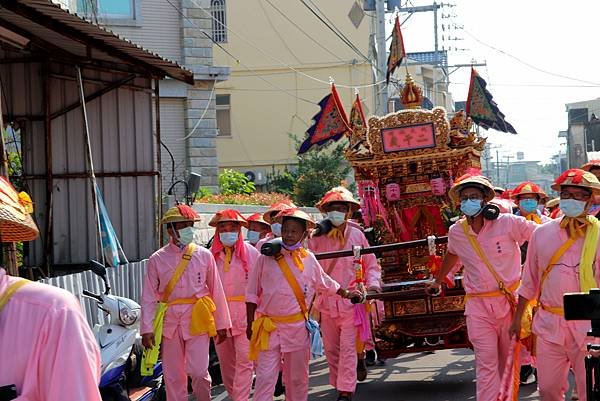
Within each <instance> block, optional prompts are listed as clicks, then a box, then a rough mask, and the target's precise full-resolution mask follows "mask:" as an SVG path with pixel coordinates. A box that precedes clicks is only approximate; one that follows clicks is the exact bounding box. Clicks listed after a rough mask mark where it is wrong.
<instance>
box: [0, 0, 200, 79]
mask: <svg viewBox="0 0 600 401" xmlns="http://www.w3.org/2000/svg"><path fill="white" fill-rule="evenodd" d="M0 26H3V27H6V28H7V29H9V30H12V31H14V32H16V33H18V34H19V35H21V36H24V37H26V38H28V39H30V40H31V41H32V42H34V43H36V44H37V45H39V46H41V47H44V48H45V49H46V50H48V51H49V52H53V51H56V52H57V53H60V54H68V55H70V56H73V57H74V58H76V59H80V60H81V62H82V63H85V61H86V60H97V61H99V62H103V63H109V64H113V65H114V64H125V65H127V67H128V68H129V69H130V70H136V71H138V72H145V73H147V74H150V75H152V76H154V77H159V78H164V77H165V76H169V77H171V78H174V79H177V80H180V81H183V82H186V83H189V84H193V83H194V75H193V73H192V72H191V71H189V70H187V69H184V68H183V67H181V66H179V65H178V64H177V63H176V62H174V61H171V60H167V59H165V58H162V57H161V56H159V55H158V54H156V53H154V52H151V51H149V50H147V49H144V48H143V47H141V46H139V45H137V44H135V43H133V42H131V41H129V40H127V39H125V38H122V37H120V36H118V35H117V34H115V33H114V32H112V31H110V30H108V29H106V28H104V27H102V26H100V25H98V24H95V23H92V22H90V21H88V20H86V19H84V18H82V17H80V16H79V15H77V14H75V13H71V12H69V11H68V10H65V9H63V8H61V7H60V6H59V5H57V4H54V3H52V2H51V1H50V0H0Z"/></svg>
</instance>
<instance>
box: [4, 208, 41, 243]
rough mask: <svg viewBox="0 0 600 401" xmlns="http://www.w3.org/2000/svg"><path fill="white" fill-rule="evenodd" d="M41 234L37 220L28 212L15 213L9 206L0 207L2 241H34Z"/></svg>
mask: <svg viewBox="0 0 600 401" xmlns="http://www.w3.org/2000/svg"><path fill="white" fill-rule="evenodd" d="M39 234H40V232H39V230H38V228H37V226H36V225H35V222H34V221H33V219H32V218H31V216H30V215H29V214H27V213H18V212H17V213H13V211H11V210H10V209H8V208H0V241H1V242H23V241H32V240H34V239H36V238H37V237H38V235H39Z"/></svg>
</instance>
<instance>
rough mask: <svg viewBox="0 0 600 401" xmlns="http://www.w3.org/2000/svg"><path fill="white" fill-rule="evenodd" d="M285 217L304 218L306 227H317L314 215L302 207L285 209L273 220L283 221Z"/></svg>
mask: <svg viewBox="0 0 600 401" xmlns="http://www.w3.org/2000/svg"><path fill="white" fill-rule="evenodd" d="M285 218H292V219H298V220H303V221H305V222H306V228H307V229H309V228H315V226H316V224H315V221H314V220H313V218H312V217H310V215H309V214H308V213H306V212H303V211H302V210H300V209H285V210H282V211H281V212H279V213H277V216H275V219H274V220H273V221H274V222H277V223H283V219H285Z"/></svg>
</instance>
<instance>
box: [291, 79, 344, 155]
mask: <svg viewBox="0 0 600 401" xmlns="http://www.w3.org/2000/svg"><path fill="white" fill-rule="evenodd" d="M319 106H320V107H321V111H319V112H318V113H317V114H316V115H315V116H314V117H313V121H314V124H313V125H312V126H311V127H310V128H309V129H308V130H307V131H306V133H307V134H308V138H306V140H305V141H304V142H302V145H300V149H298V154H302V153H305V152H307V151H308V150H309V149H310V148H312V147H313V146H314V145H323V144H325V143H326V142H328V141H330V140H331V141H337V140H339V139H340V138H341V137H342V136H343V135H344V134H345V133H346V132H348V131H350V127H349V126H348V117H346V112H345V111H344V107H343V106H342V103H341V102H340V97H339V96H338V93H337V90H336V89H335V85H333V84H331V93H330V94H329V95H327V96H325V97H324V98H323V99H321V101H320V102H319Z"/></svg>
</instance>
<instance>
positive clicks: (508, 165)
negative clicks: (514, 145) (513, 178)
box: [504, 155, 514, 187]
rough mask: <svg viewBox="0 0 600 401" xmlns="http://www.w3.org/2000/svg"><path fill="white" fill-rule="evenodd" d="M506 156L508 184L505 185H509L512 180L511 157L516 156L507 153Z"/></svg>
mask: <svg viewBox="0 0 600 401" xmlns="http://www.w3.org/2000/svg"><path fill="white" fill-rule="evenodd" d="M504 157H505V158H506V185H505V187H508V183H509V182H510V159H512V158H514V156H513V155H506V156H504Z"/></svg>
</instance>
